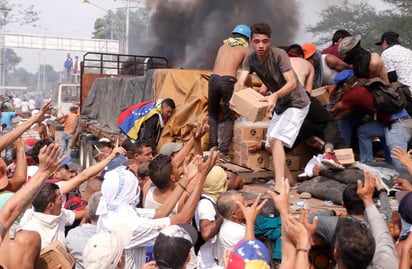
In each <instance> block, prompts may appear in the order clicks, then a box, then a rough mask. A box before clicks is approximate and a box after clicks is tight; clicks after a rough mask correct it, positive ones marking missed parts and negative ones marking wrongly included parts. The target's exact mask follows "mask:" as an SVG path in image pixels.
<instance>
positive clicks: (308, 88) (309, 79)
mask: <svg viewBox="0 0 412 269" xmlns="http://www.w3.org/2000/svg"><path fill="white" fill-rule="evenodd" d="M314 77H315V69H314V68H313V65H310V71H309V74H308V77H307V78H306V81H305V89H306V91H307V92H308V93H312V90H313V78H314Z"/></svg>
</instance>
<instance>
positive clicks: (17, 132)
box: [0, 101, 52, 151]
mask: <svg viewBox="0 0 412 269" xmlns="http://www.w3.org/2000/svg"><path fill="white" fill-rule="evenodd" d="M51 105H52V102H51V101H49V102H47V103H45V104H44V105H43V106H42V107H41V108H40V111H39V113H37V114H36V115H34V116H32V117H30V118H29V119H28V120H26V121H25V122H24V123H23V124H21V125H18V126H17V127H16V128H15V129H13V130H11V131H10V132H7V133H6V134H4V135H3V136H0V151H3V150H4V149H5V148H7V147H8V146H9V145H11V144H13V142H14V141H15V140H16V139H17V138H18V137H20V136H21V135H22V134H23V133H24V132H25V131H26V130H27V129H29V128H30V126H32V125H33V124H34V123H36V122H41V121H43V120H44V115H45V113H46V111H48V110H50V107H51Z"/></svg>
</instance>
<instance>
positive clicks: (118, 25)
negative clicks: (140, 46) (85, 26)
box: [92, 6, 148, 53]
mask: <svg viewBox="0 0 412 269" xmlns="http://www.w3.org/2000/svg"><path fill="white" fill-rule="evenodd" d="M147 13H148V11H147V9H146V7H144V6H141V7H138V8H134V9H133V10H131V11H130V15H129V53H137V52H138V50H137V48H136V47H135V44H136V43H137V42H136V41H137V40H139V39H140V38H141V37H142V36H144V34H145V33H146V32H145V30H144V29H146V24H147ZM125 32H126V9H125V8H122V9H118V10H116V12H113V11H112V10H109V11H108V12H107V14H106V15H105V16H104V17H103V18H98V19H96V21H95V23H94V32H93V33H92V36H93V38H100V39H111V36H113V39H114V40H124V39H125Z"/></svg>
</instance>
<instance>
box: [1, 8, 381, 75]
mask: <svg viewBox="0 0 412 269" xmlns="http://www.w3.org/2000/svg"><path fill="white" fill-rule="evenodd" d="M9 1H10V2H12V3H15V4H24V5H26V4H27V3H28V1H27V0H9ZM133 1H135V2H133ZM234 1H236V0H234ZM295 1H296V2H297V3H298V4H299V7H301V9H300V14H295V15H296V16H300V18H301V26H300V30H299V31H298V32H297V34H296V40H295V41H296V42H297V43H304V42H309V41H310V39H311V36H310V35H308V34H306V33H305V31H304V25H307V24H310V23H313V22H314V21H317V17H318V14H317V12H318V11H319V10H321V9H322V8H324V7H325V6H326V5H327V4H328V3H336V2H337V1H336V0H310V1H307V0H295ZM374 1H380V0H374ZM90 2H91V3H93V4H95V5H98V6H99V7H101V8H98V7H96V6H93V5H91V4H88V3H81V2H80V0H31V1H30V4H32V5H34V6H35V8H36V9H37V10H38V11H40V21H39V23H40V25H41V27H38V28H33V27H29V26H19V25H10V24H9V25H7V26H6V27H5V29H2V31H6V32H13V33H24V34H27V33H30V34H35V35H49V36H69V37H73V38H90V37H91V33H92V32H93V30H94V22H95V20H96V19H97V18H99V17H103V16H104V15H105V14H106V11H105V10H108V9H112V10H115V9H116V8H122V7H125V6H126V3H127V2H126V1H125V0H116V1H114V0H90ZM136 2H138V1H136V0H130V5H131V6H133V5H135V3H136ZM257 3H258V2H257ZM103 9H105V10H103ZM131 30H132V29H131ZM15 51H16V52H17V54H18V55H19V56H21V57H22V58H23V62H22V63H21V64H20V65H19V66H21V67H24V68H26V69H27V70H28V71H30V72H35V70H36V69H37V68H38V66H39V64H50V65H52V66H53V67H54V69H55V70H56V71H61V70H62V69H63V61H64V58H65V54H66V53H67V52H55V51H54V52H50V51H41V50H29V49H15ZM72 55H76V53H72ZM78 55H79V56H80V53H79V54H78Z"/></svg>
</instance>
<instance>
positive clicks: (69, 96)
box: [54, 83, 80, 117]
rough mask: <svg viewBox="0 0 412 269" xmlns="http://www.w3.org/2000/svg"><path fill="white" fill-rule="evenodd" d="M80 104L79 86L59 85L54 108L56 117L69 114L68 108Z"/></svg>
mask: <svg viewBox="0 0 412 269" xmlns="http://www.w3.org/2000/svg"><path fill="white" fill-rule="evenodd" d="M79 103H80V84H64V83H63V84H59V87H58V89H57V96H56V99H55V100H54V107H55V108H56V109H57V116H58V117H59V116H63V115H65V114H67V113H69V112H70V107H71V106H74V105H76V104H79Z"/></svg>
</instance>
